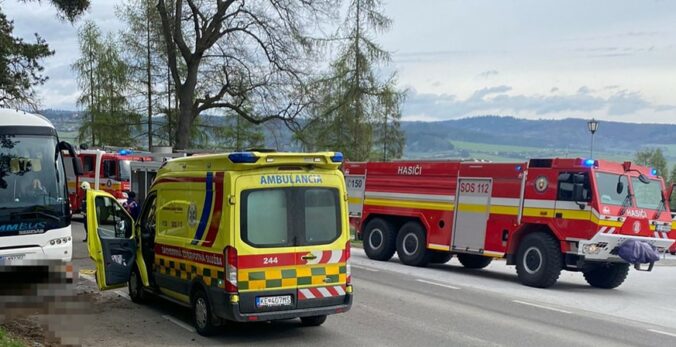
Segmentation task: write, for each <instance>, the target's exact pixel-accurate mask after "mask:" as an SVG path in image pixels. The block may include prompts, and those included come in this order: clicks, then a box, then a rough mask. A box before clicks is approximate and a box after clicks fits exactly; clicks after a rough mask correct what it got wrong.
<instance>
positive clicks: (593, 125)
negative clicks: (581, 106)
mask: <svg viewBox="0 0 676 347" xmlns="http://www.w3.org/2000/svg"><path fill="white" fill-rule="evenodd" d="M587 128H588V129H589V132H590V133H591V146H590V147H589V159H592V158H593V157H594V133H595V132H596V129H598V128H599V121H597V120H596V119H594V118H592V119H591V120H589V121H587Z"/></svg>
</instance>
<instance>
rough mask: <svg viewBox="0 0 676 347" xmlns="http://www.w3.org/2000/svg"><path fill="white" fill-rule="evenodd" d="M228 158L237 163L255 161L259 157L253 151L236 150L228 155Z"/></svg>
mask: <svg viewBox="0 0 676 347" xmlns="http://www.w3.org/2000/svg"><path fill="white" fill-rule="evenodd" d="M228 159H230V161H231V162H233V163H235V164H244V163H248V164H251V163H255V162H257V161H258V157H257V156H256V155H255V154H253V153H251V152H235V153H230V154H229V155H228Z"/></svg>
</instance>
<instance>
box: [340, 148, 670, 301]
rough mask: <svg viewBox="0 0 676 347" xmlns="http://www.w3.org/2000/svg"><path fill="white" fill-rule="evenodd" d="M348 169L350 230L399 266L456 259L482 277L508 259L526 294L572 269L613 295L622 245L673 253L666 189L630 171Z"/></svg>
mask: <svg viewBox="0 0 676 347" xmlns="http://www.w3.org/2000/svg"><path fill="white" fill-rule="evenodd" d="M343 170H344V172H345V176H346V185H347V188H348V198H349V206H350V219H351V223H352V224H353V226H354V227H355V228H356V229H357V231H358V236H359V238H361V239H363V240H364V250H365V252H366V254H367V256H368V257H369V258H371V259H376V260H389V259H390V258H391V257H392V255H393V254H394V253H395V251H396V252H397V255H398V257H399V259H400V261H401V262H402V263H404V264H407V265H413V266H425V265H427V264H428V263H444V262H447V261H448V260H450V259H451V257H452V256H453V255H457V257H458V260H459V261H460V263H461V264H462V265H464V266H465V267H467V268H473V269H479V268H484V267H486V266H487V265H488V264H489V263H490V262H491V260H492V259H494V258H506V260H507V264H508V265H516V271H517V275H518V277H519V280H520V281H521V282H522V283H523V284H525V285H529V286H534V287H542V288H545V287H549V286H551V285H553V284H554V283H555V282H556V281H557V279H558V277H559V274H560V272H561V270H570V271H581V272H583V274H584V277H585V279H586V280H587V282H588V283H589V284H590V285H592V286H595V287H600V288H614V287H617V286H619V285H620V284H621V283H622V282H623V281H624V279H625V278H626V276H627V273H628V270H629V264H628V263H627V262H625V261H624V260H622V259H621V258H620V256H619V255H618V248H619V247H620V245H622V244H623V243H624V242H626V241H628V240H637V241H640V242H645V243H648V244H650V245H652V246H654V247H655V248H656V249H657V250H658V251H659V252H662V253H663V252H666V251H667V250H669V248H670V247H671V251H676V244H675V243H674V239H676V231H671V230H672V217H671V214H670V210H669V206H668V201H669V197H667V196H666V195H667V194H666V193H665V192H666V189H665V186H664V182H663V180H662V179H661V178H660V177H657V176H656V175H655V171H654V170H651V169H650V168H647V167H643V166H637V165H632V163H631V162H625V163H615V162H609V161H603V160H585V159H579V158H578V159H561V158H557V159H532V160H530V161H528V162H523V163H485V162H462V161H401V162H390V163H385V162H369V163H346V164H345V166H344V168H343ZM635 267H636V268H637V269H641V267H640V265H635ZM644 269H645V267H644ZM650 269H652V263H650V265H649V267H648V270H650Z"/></svg>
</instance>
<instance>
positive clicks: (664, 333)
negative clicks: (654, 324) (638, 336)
mask: <svg viewBox="0 0 676 347" xmlns="http://www.w3.org/2000/svg"><path fill="white" fill-rule="evenodd" d="M648 331H652V332H654V333H658V334H662V335H667V336H671V337H676V334H673V333H668V332H666V331H661V330H655V329H648Z"/></svg>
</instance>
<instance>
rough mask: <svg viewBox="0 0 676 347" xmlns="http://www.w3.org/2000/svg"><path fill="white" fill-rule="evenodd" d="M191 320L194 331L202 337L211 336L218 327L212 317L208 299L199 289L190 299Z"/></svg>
mask: <svg viewBox="0 0 676 347" xmlns="http://www.w3.org/2000/svg"><path fill="white" fill-rule="evenodd" d="M192 318H193V321H194V322H195V330H196V331H197V333H199V334H200V335H202V336H211V335H213V334H214V333H215V332H216V328H218V326H219V325H218V324H217V323H216V321H215V319H214V317H213V316H212V313H211V303H210V302H209V298H208V297H207V295H206V294H205V293H204V291H203V290H201V289H198V290H197V292H196V293H195V294H194V295H193V297H192Z"/></svg>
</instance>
